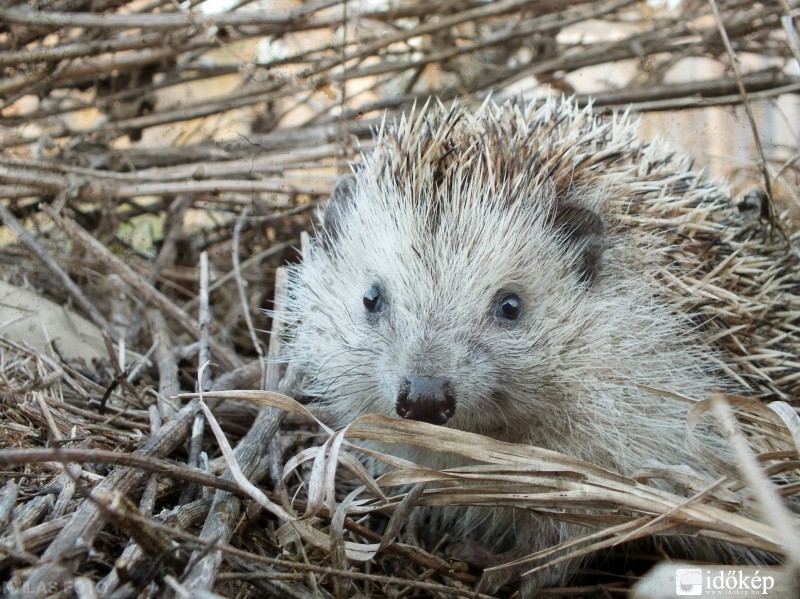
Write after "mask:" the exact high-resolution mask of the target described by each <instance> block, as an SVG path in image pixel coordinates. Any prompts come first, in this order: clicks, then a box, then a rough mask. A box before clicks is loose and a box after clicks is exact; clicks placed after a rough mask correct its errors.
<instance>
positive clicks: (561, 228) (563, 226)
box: [553, 203, 605, 287]
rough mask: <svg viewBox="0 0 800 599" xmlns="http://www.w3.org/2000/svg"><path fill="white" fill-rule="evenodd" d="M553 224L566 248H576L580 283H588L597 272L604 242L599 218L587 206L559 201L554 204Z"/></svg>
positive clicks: (591, 281)
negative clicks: (556, 204) (555, 205)
mask: <svg viewBox="0 0 800 599" xmlns="http://www.w3.org/2000/svg"><path fill="white" fill-rule="evenodd" d="M553 225H554V226H555V228H556V231H558V234H559V235H560V236H561V237H562V238H563V240H564V244H565V246H566V247H567V248H569V249H571V250H573V251H575V250H577V251H578V252H579V258H578V261H577V262H576V268H577V269H578V276H579V277H580V281H581V283H584V284H585V285H586V286H587V287H590V286H591V285H592V284H593V283H594V281H595V279H597V275H598V274H599V273H600V264H601V261H602V257H603V250H604V249H605V244H604V240H603V233H604V231H605V227H604V226H603V219H602V218H600V215H599V214H598V213H597V212H594V211H593V210H590V209H589V208H584V207H582V206H576V205H575V204H569V203H562V204H559V205H558V207H557V208H556V213H555V217H554V219H553Z"/></svg>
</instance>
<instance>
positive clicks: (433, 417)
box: [395, 376, 456, 424]
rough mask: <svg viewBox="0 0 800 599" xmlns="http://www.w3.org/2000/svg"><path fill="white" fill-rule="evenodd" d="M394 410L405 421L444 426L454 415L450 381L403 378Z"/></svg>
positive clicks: (438, 378)
mask: <svg viewBox="0 0 800 599" xmlns="http://www.w3.org/2000/svg"><path fill="white" fill-rule="evenodd" d="M395 409H396V410H397V414H398V415H399V416H400V417H401V418H406V419H407V420H422V421H423V422H430V423H431V424H444V423H445V422H447V421H448V420H450V418H452V416H453V414H455V413H456V395H455V393H454V392H453V387H452V385H451V384H450V379H449V378H446V377H442V376H410V377H407V378H404V379H403V380H402V382H401V383H400V392H399V393H398V394H397V404H396V406H395Z"/></svg>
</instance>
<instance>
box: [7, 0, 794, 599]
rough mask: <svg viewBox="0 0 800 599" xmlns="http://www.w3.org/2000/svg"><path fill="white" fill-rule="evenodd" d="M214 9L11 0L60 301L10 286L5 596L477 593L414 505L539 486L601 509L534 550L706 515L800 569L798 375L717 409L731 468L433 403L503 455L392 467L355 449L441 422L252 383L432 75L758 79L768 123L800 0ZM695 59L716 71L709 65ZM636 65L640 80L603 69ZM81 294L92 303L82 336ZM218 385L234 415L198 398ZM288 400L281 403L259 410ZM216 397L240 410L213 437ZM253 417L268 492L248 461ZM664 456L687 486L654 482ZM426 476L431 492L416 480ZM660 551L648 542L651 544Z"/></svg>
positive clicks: (448, 89) (611, 105)
mask: <svg viewBox="0 0 800 599" xmlns="http://www.w3.org/2000/svg"><path fill="white" fill-rule="evenodd" d="M204 8H205V4H204V3H199V2H186V3H182V4H181V5H180V6H179V5H178V4H177V3H174V2H165V1H162V0H136V1H132V2H124V1H116V2H111V1H108V0H100V1H94V2H87V1H85V0H45V1H42V2H38V3H36V4H35V7H34V6H33V3H29V2H17V1H15V0H4V1H3V2H2V3H0V115H2V119H1V120H0V146H2V153H1V154H0V220H2V223H3V225H4V227H3V228H2V229H0V261H2V269H3V273H4V276H3V278H4V279H5V280H6V281H7V282H9V283H11V284H13V285H14V286H15V287H16V288H18V289H19V288H24V289H27V290H36V292H37V293H38V294H39V295H40V296H41V297H47V298H50V299H51V300H53V301H54V302H56V303H55V304H52V305H50V304H47V303H46V300H44V299H41V298H39V299H37V298H36V296H34V295H33V294H31V295H30V296H24V297H23V299H19V298H17V299H15V300H14V301H13V302H12V300H11V299H9V298H10V295H4V296H3V297H2V299H0V302H1V303H2V304H3V305H2V307H0V316H1V317H0V364H2V373H0V446H1V447H2V449H0V465H1V466H0V467H2V485H0V486H2V488H1V489H0V535H2V540H0V563H2V566H1V567H0V572H2V574H0V576H2V581H3V584H4V585H5V586H4V591H6V592H7V593H8V595H9V596H15V597H22V596H24V597H33V596H47V595H49V594H51V593H58V592H61V593H62V595H60V596H70V594H71V593H75V594H77V595H78V596H80V597H95V596H97V597H109V598H110V597H134V596H142V597H163V596H179V597H184V596H185V597H190V596H191V597H201V596H214V595H212V594H211V593H216V594H218V595H222V596H226V597H261V596H275V597H328V596H336V597H354V596H367V597H401V596H403V597H405V596H409V597H428V596H436V597H453V596H465V597H469V596H475V595H474V593H473V591H472V589H473V587H474V583H475V582H476V581H477V578H478V577H477V576H476V575H475V574H474V573H471V572H469V571H468V570H467V569H465V568H464V567H461V566H460V565H459V564H458V563H449V562H447V561H444V560H443V559H442V557H441V552H439V551H438V549H434V550H433V551H431V552H427V551H424V550H422V549H420V548H419V547H416V546H414V545H413V544H410V543H408V542H400V541H408V540H409V539H407V538H405V536H404V535H405V531H404V529H403V523H404V521H405V519H406V518H407V517H408V515H409V510H410V508H411V507H412V506H413V503H414V502H419V503H421V504H425V505H448V504H454V503H455V504H458V503H464V504H473V503H481V504H503V505H516V506H521V507H527V508H529V509H536V510H540V511H543V512H547V513H551V514H552V515H553V517H558V518H564V519H569V520H577V521H580V522H586V523H587V524H589V525H590V526H591V530H592V531H593V532H592V533H591V534H589V535H587V536H586V537H585V538H581V539H576V540H575V541H574V542H573V543H571V544H569V545H565V546H563V547H557V548H554V549H553V551H552V552H549V553H548V554H546V555H539V556H534V557H533V558H531V561H530V564H531V568H534V567H539V566H542V565H543V564H545V563H546V562H549V561H551V560H558V559H560V558H562V557H564V556H567V555H569V556H575V555H577V554H581V553H590V552H593V551H596V550H598V549H602V548H612V554H614V551H615V550H614V549H613V548H614V547H615V546H616V545H617V543H619V542H620V541H628V540H632V539H634V538H638V537H645V536H649V535H652V534H653V533H656V532H661V533H677V532H679V533H689V534H699V535H701V536H708V537H713V538H723V539H727V540H730V541H732V542H735V543H738V544H741V545H744V546H747V547H751V548H753V549H762V550H767V551H773V552H776V553H777V554H779V555H783V556H784V557H785V562H786V564H787V565H786V567H785V568H784V570H781V571H780V572H781V575H786V576H794V577H795V580H798V578H797V577H798V576H800V575H799V574H798V573H799V572H800V547H798V541H797V538H798V535H796V534H793V531H794V532H796V531H797V530H798V516H797V514H796V513H794V514H793V513H792V512H790V511H788V509H787V508H786V507H785V506H786V505H787V504H788V503H789V502H786V503H784V501H783V500H784V499H789V498H791V497H792V496H794V497H795V498H796V497H797V495H798V493H800V476H799V473H800V467H798V464H799V463H800V461H799V458H798V455H797V451H798V446H800V423H799V421H798V416H797V405H798V403H797V398H794V399H795V402H794V404H792V402H791V399H790V400H789V401H788V402H775V403H773V404H771V405H770V407H766V405H764V404H762V403H759V402H755V401H748V400H745V399H742V398H730V397H723V396H720V397H717V398H710V399H707V400H705V401H703V402H701V403H698V404H697V405H696V407H695V408H694V410H693V413H692V415H693V417H694V420H693V422H690V423H689V425H690V430H691V427H692V426H694V425H697V422H699V421H700V420H703V419H709V418H710V419H713V420H714V421H716V422H719V423H721V425H720V426H723V427H729V428H730V429H731V430H730V431H729V432H730V435H731V439H732V441H731V442H732V443H733V445H734V447H735V452H736V456H737V459H736V461H737V463H738V464H739V465H740V466H742V467H741V468H733V467H731V465H730V464H729V463H728V462H726V461H723V460H722V458H720V457H719V456H717V455H716V454H713V453H712V452H711V450H710V449H709V448H703V447H698V448H697V449H698V456H699V459H703V460H705V461H707V462H709V463H714V464H717V466H718V467H719V469H720V472H721V474H724V475H725V478H721V479H720V480H717V481H711V480H701V479H698V478H696V477H693V476H690V475H688V474H686V473H685V472H683V471H677V470H676V471H670V472H657V471H653V472H649V473H642V476H641V477H639V478H637V479H636V480H634V479H630V478H625V477H622V476H619V475H616V474H613V473H609V472H605V471H602V470H599V469H597V468H595V467H593V466H591V465H590V464H586V463H582V462H579V461H577V460H574V459H571V458H567V457H564V456H559V455H553V454H551V453H549V452H545V451H543V450H539V449H536V448H531V447H513V446H505V445H503V444H500V443H497V442H494V441H491V440H488V439H482V438H478V439H476V438H475V437H474V436H472V435H468V434H463V433H458V432H454V431H447V432H446V433H445V432H442V431H441V430H437V431H436V434H435V438H436V443H435V447H431V449H432V450H436V451H442V450H448V451H452V452H454V453H457V454H465V455H467V456H474V455H476V454H477V453H479V454H480V455H481V456H482V460H483V463H481V464H476V465H475V466H474V467H472V468H466V469H462V470H460V471H457V472H449V473H436V472H431V471H426V470H421V469H419V468H414V467H413V466H412V465H409V464H407V463H402V462H400V461H397V460H393V459H392V458H391V457H389V456H384V457H383V459H384V460H386V461H387V463H388V464H389V474H387V475H386V476H385V477H384V478H383V479H381V481H380V485H378V484H376V483H375V482H374V481H373V480H372V478H371V477H370V476H369V475H368V474H367V473H366V472H365V471H364V470H363V468H361V467H360V466H359V462H358V460H356V459H353V457H352V456H354V455H358V453H359V452H358V450H357V449H355V447H357V446H358V445H359V443H360V442H361V441H363V440H369V439H373V438H381V439H383V440H387V439H391V440H395V441H396V442H398V443H408V444H426V443H430V442H431V439H432V438H433V437H434V435H433V434H432V433H431V431H430V430H429V426H430V425H425V424H421V423H411V422H405V421H385V420H380V419H377V418H364V419H360V420H358V421H357V422H356V423H354V424H353V426H351V427H350V428H349V429H348V430H347V431H346V433H345V434H337V435H334V436H329V434H328V433H327V432H325V431H324V430H322V429H321V428H320V427H319V426H318V425H317V424H315V423H314V422H313V420H311V419H310V418H309V417H308V415H306V414H305V413H304V411H303V408H302V407H301V406H299V405H297V404H294V403H292V402H290V401H289V400H288V399H285V398H282V397H280V396H278V395H276V394H274V393H269V392H266V391H265V392H237V391H227V393H226V390H232V389H257V388H262V389H266V390H270V391H274V390H275V389H276V387H277V381H278V378H279V372H277V371H276V367H275V364H274V363H273V362H270V361H269V360H268V359H267V349H266V348H265V347H264V343H265V342H266V339H267V337H268V336H267V335H266V334H265V333H264V331H265V330H266V329H268V328H270V327H271V326H272V325H271V323H270V322H269V321H268V320H267V319H266V317H265V316H264V315H263V313H262V312H261V311H260V309H261V308H263V307H270V306H271V305H272V298H273V297H274V295H275V289H276V283H275V281H276V276H277V279H278V280H280V273H281V271H280V269H279V268H278V267H279V265H280V264H281V263H283V262H284V261H286V260H295V259H297V257H298V256H297V251H296V250H295V249H294V248H296V247H299V246H300V242H301V232H303V231H305V230H308V229H309V228H310V226H311V222H312V219H313V212H314V209H315V207H316V205H317V201H318V200H319V199H320V198H324V197H325V195H326V193H327V192H328V191H329V190H330V188H331V186H332V184H333V182H334V180H335V179H336V176H337V173H338V172H342V171H344V170H345V169H346V164H347V161H348V160H351V159H354V158H355V156H356V149H357V147H358V145H359V143H360V144H361V145H362V146H368V145H369V143H370V141H369V139H370V137H369V132H370V127H372V126H374V125H375V124H376V123H378V122H379V120H380V118H381V117H382V114H383V111H384V110H388V111H390V112H391V111H396V110H402V109H404V108H407V107H408V106H410V104H411V103H412V102H413V101H414V100H415V99H416V98H426V97H428V96H429V95H431V94H436V95H438V96H439V97H441V98H443V99H450V98H454V97H460V98H462V100H461V101H463V102H470V101H479V100H481V99H482V98H483V97H485V95H486V93H488V92H489V91H492V92H493V93H494V94H495V95H497V96H500V97H502V96H506V95H511V94H516V93H523V94H526V95H531V96H532V95H535V94H538V93H542V92H543V91H546V90H551V91H552V90H556V91H558V92H564V93H568V94H573V93H575V94H577V95H578V98H579V99H580V100H581V101H586V99H587V97H588V94H591V96H592V97H594V103H595V106H597V107H598V108H599V109H603V110H604V109H609V110H611V109H615V108H621V107H625V106H629V105H630V106H631V109H632V110H633V111H639V112H649V111H672V110H685V109H700V108H706V107H711V106H727V105H739V104H742V102H743V100H744V99H748V100H749V101H748V110H746V111H743V112H742V113H741V114H742V118H743V119H744V120H746V119H747V117H746V116H744V115H745V114H746V115H748V116H750V115H757V114H759V113H758V109H759V108H758V107H761V109H763V108H764V107H765V106H767V107H768V106H770V105H771V104H770V103H771V102H772V101H777V99H778V98H779V97H781V96H783V97H784V98H785V97H786V96H787V95H791V94H797V93H798V92H800V76H798V68H797V62H798V61H800V36H798V33H797V27H798V23H799V22H800V9H799V8H798V4H797V2H789V1H779V2H752V1H748V2H738V1H730V2H713V1H712V2H710V3H709V2H705V1H693V0H690V1H685V2H682V3H678V6H677V7H675V8H669V7H667V6H662V5H660V4H659V3H657V2H653V3H650V4H648V3H645V2H634V1H631V0H616V1H599V2H558V1H556V2H552V1H551V2H541V1H530V0H503V1H500V2H483V1H476V0H469V1H465V2H453V1H452V0H426V1H425V2H420V1H417V0H397V1H394V0H387V1H386V2H366V1H365V2H346V3H343V2H339V1H337V0H315V1H308V2H302V3H299V2H286V3H283V4H281V3H277V2H275V3H271V2H268V1H266V0H265V1H264V2H262V3H260V4H259V3H255V2H252V3H251V2H248V1H247V0H244V1H242V2H239V3H237V4H236V5H235V8H233V9H230V10H229V11H228V12H224V13H221V14H209V13H207V12H204V11H203V9H204ZM715 13H716V14H715ZM723 33H724V35H723ZM734 57H736V58H737V60H734ZM692 61H702V62H703V64H705V65H707V68H704V69H701V70H700V72H699V74H698V73H696V72H694V71H692V72H691V76H689V75H687V73H689V71H690V69H688V67H687V66H686V65H689V64H695V63H694V62H692ZM732 65H735V66H736V67H737V68H736V69H733V68H731V66H732ZM608 66H614V67H615V70H614V71H613V72H614V73H617V75H615V78H614V80H609V79H603V78H595V79H591V81H590V83H588V84H587V83H586V81H587V78H586V77H584V75H585V74H586V73H596V70H595V71H592V69H597V68H602V67H608ZM602 72H605V71H602ZM751 118H752V119H753V120H752V121H751V125H753V126H755V129H754V132H753V135H754V139H756V140H760V141H763V143H758V141H757V142H756V144H755V148H756V149H755V151H754V155H753V157H752V158H753V162H752V164H753V165H754V166H753V171H754V172H756V173H757V175H756V178H755V179H754V180H753V181H754V182H755V183H757V184H759V185H760V186H761V187H763V188H764V189H765V190H766V191H767V194H768V195H772V196H773V198H774V205H775V206H777V210H778V211H781V210H783V209H784V208H786V207H788V209H789V211H790V213H791V211H792V210H795V211H796V210H797V206H798V204H797V182H798V177H800V165H799V164H798V163H799V162H800V161H798V156H800V154H798V147H800V144H798V143H797V140H794V143H793V144H785V143H783V144H771V143H767V141H766V140H763V139H762V137H763V136H761V137H760V136H759V135H758V132H759V126H760V125H761V123H759V122H758V121H757V119H756V118H755V116H751ZM797 214H798V213H797V212H794V215H795V217H796V215H797ZM788 222H789V223H790V224H791V222H792V217H791V215H790V217H789V220H788ZM277 288H278V289H280V285H279V284H278V285H277ZM4 293H7V292H4ZM37 302H38V303H37ZM278 303H279V302H278ZM61 304H68V305H69V306H71V308H70V309H69V310H67V311H66V312H64V311H62V310H61V308H60V307H59V306H60V305H61ZM78 314H81V315H83V317H85V319H87V321H86V322H84V321H82V320H81V319H80V318H79V316H78ZM58 321H60V322H64V321H67V322H69V326H67V327H65V330H64V331H60V332H59V333H58V334H55V333H54V329H53V328H52V327H53V326H55V325H53V324H52V323H53V322H58ZM15 323H16V324H17V325H20V323H22V324H24V326H18V327H17V328H15V329H13V328H12V325H14V324H15ZM79 325H80V326H79ZM79 329H80V330H81V331H84V332H82V333H78V332H77V331H78V330H79ZM86 331H89V332H86ZM100 331H102V336H101V335H100ZM272 338H273V339H277V338H278V337H277V336H273V337H272ZM269 351H271V352H278V351H280V348H279V346H278V345H277V344H273V346H272V347H271V348H270V350H269ZM209 362H210V363H209ZM784 375H785V373H784ZM785 376H791V374H790V375H785ZM794 376H795V377H800V373H795V374H794ZM198 381H199V382H198ZM198 385H200V387H201V388H203V389H205V390H206V397H205V400H204V403H205V404H207V405H208V406H209V407H210V408H211V410H212V411H213V414H214V417H213V418H211V416H210V414H206V413H204V412H203V411H201V409H200V402H199V400H198V399H197V398H196V397H194V398H190V397H189V396H188V395H187V394H188V393H191V392H193V391H195V390H196V389H197V388H198ZM180 394H183V395H180ZM695 399H704V398H695ZM262 405H267V406H271V407H270V408H268V409H265V410H263V411H262V412H261V413H260V414H259V415H258V416H256V412H257V410H256V406H262ZM214 419H215V420H216V421H218V422H219V425H220V426H221V427H222V431H224V436H223V435H222V433H220V432H219V431H217V432H216V433H215V434H212V431H211V428H210V427H209V425H208V423H209V422H210V421H214ZM226 437H227V438H228V439H229V440H230V442H231V443H233V444H234V445H236V446H237V448H236V456H237V461H238V464H239V466H240V467H241V471H242V473H243V475H244V476H246V477H247V478H248V479H249V481H251V483H253V484H254V485H257V486H256V487H253V486H248V484H247V482H246V481H245V480H244V478H243V476H241V475H239V474H237V472H236V468H233V467H232V466H233V463H232V462H231V460H230V458H229V457H227V458H226V456H225V451H224V450H223V448H224V445H225V438H226ZM476 447H479V448H480V450H479V451H476ZM756 454H760V455H759V457H757V458H756V457H755V456H756ZM337 464H339V470H340V471H341V472H339V473H338V474H337V475H336V476H337V477H338V479H337V481H335V482H336V485H335V486H334V470H335V468H336V465H337ZM767 477H772V478H773V480H776V481H780V483H781V485H780V487H779V491H776V489H777V487H775V486H771V485H769V484H768V483H767ZM660 478H671V479H673V480H675V481H677V482H678V483H679V488H681V489H682V490H683V494H674V493H669V492H666V491H663V490H659V489H657V488H656V486H654V485H652V484H650V481H651V480H656V479H660ZM415 483H424V485H423V486H418V487H415V488H418V489H419V492H416V493H412V494H411V495H409V496H408V497H407V498H406V499H404V498H403V496H402V495H397V493H398V492H399V491H398V489H399V485H409V484H415ZM361 485H363V487H362V486H361ZM423 487H424V489H425V491H424V492H423ZM300 515H302V516H303V518H302V519H301V520H299V521H296V522H294V524H292V523H289V522H290V521H292V520H293V519H294V517H295V516H300ZM376 531H380V534H378V532H376ZM617 553H624V550H617ZM658 556H659V553H658V551H657V549H655V550H653V552H652V553H651V554H648V555H644V554H643V555H641V556H639V557H638V559H637V560H635V561H636V562H637V563H638V564H639V566H640V567H639V571H641V566H642V565H643V564H644V565H646V564H648V563H650V562H652V561H653V560H655V559H656V558H657V557H658ZM627 567H628V566H626V568H627ZM775 572H778V571H777V570H776V571H775ZM787 581H788V578H787ZM631 583H632V578H631V576H630V573H629V572H628V571H627V570H624V569H623V568H621V567H620V566H619V564H618V563H617V562H615V561H614V560H613V557H612V559H611V561H607V562H603V564H601V565H600V566H598V567H597V568H596V569H594V570H593V571H591V572H588V573H587V577H586V578H585V579H584V580H582V581H580V583H579V584H580V585H582V586H580V587H576V588H574V589H572V590H570V589H557V590H553V591H552V594H554V595H560V594H569V593H573V594H577V595H586V594H592V593H597V594H605V596H608V595H609V594H613V593H615V592H617V591H619V592H622V590H623V589H626V588H628V587H629V586H630V585H631ZM786 584H789V583H788V582H786ZM203 593H206V594H205V595H203ZM478 596H482V595H478Z"/></svg>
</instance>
